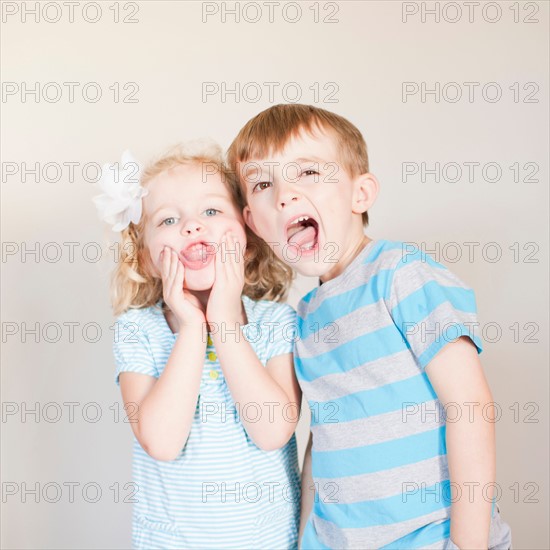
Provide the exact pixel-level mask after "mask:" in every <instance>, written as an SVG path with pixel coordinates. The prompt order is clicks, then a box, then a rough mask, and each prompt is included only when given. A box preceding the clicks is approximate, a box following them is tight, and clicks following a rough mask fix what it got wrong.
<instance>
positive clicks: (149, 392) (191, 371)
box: [120, 325, 206, 460]
mask: <svg viewBox="0 0 550 550" xmlns="http://www.w3.org/2000/svg"><path fill="white" fill-rule="evenodd" d="M203 340H204V338H203V337H202V327H201V326H200V325H198V326H194V325H191V326H182V327H181V329H180V334H179V335H178V337H177V339H176V342H175V344H174V348H173V349H172V353H171V354H170V357H169V359H168V362H167V363H166V366H165V368H164V371H163V373H162V374H161V375H160V377H159V378H158V379H155V378H153V377H152V376H148V375H145V374H139V373H135V372H122V373H121V374H120V389H121V391H122V398H123V400H124V404H125V405H127V404H128V403H135V404H137V407H138V409H137V413H136V415H135V416H133V418H134V419H136V421H133V422H131V426H132V430H133V432H134V435H135V436H136V439H137V440H138V441H139V444H140V445H141V446H142V447H143V449H144V450H145V452H146V453H147V454H149V455H150V456H152V457H153V458H155V459H157V460H174V459H175V458H176V457H177V456H178V454H179V453H180V452H181V450H182V448H183V447H184V445H185V443H186V441H187V438H188V436H189V432H190V430H191V424H192V422H193V417H194V414H195V408H196V406H197V398H198V395H199V387H200V381H201V376H202V368H203V365H204V355H205V350H206V342H204V341H203Z"/></svg>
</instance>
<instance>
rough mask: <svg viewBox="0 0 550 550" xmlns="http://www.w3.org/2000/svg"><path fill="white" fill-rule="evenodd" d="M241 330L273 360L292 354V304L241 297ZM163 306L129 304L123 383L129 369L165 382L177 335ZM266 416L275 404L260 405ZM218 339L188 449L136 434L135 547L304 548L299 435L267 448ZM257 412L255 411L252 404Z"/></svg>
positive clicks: (121, 340)
mask: <svg viewBox="0 0 550 550" xmlns="http://www.w3.org/2000/svg"><path fill="white" fill-rule="evenodd" d="M242 301H243V305H244V308H245V311H246V315H247V320H248V323H247V325H244V326H243V327H241V328H242V332H241V334H242V335H243V337H244V338H246V339H247V340H248V341H249V342H250V344H251V345H252V347H253V349H254V350H255V352H256V354H257V356H258V358H259V359H260V361H261V362H262V363H263V364H264V365H265V364H266V363H267V361H268V360H269V359H270V358H272V357H275V356H276V355H280V354H285V353H290V352H292V347H293V338H292V337H289V336H287V335H288V334H291V332H292V331H291V330H290V331H289V326H290V327H291V328H292V327H294V329H295V319H296V314H295V311H294V310H293V309H292V308H291V307H290V306H289V305H287V304H279V303H275V302H271V301H267V300H261V301H253V300H251V299H249V298H248V297H246V296H243V297H242ZM159 305H160V303H159V304H157V306H155V307H149V308H143V309H131V310H128V311H127V312H126V313H124V314H123V315H121V316H120V317H119V318H118V319H117V322H116V327H117V330H116V332H115V341H114V345H113V348H114V355H115V360H116V383H117V385H118V384H119V374H120V373H121V372H123V371H131V372H137V373H142V374H146V375H148V376H152V377H154V378H158V377H159V376H160V375H161V374H162V371H163V369H164V367H165V365H166V362H167V360H168V357H169V355H170V352H171V350H172V347H173V345H174V342H175V339H176V337H177V335H176V334H174V333H172V331H171V329H170V327H169V326H168V324H167V322H166V319H165V317H164V315H163V313H162V311H161V309H160V307H158V306H159ZM261 410H262V411H263V414H266V413H267V410H266V409H265V408H264V409H261ZM239 411H240V413H241V414H244V409H242V410H240V409H239V408H238V407H236V406H235V403H234V402H233V399H232V397H231V394H230V392H229V388H228V386H227V384H226V382H225V379H224V375H223V372H222V370H221V368H220V363H219V361H218V359H217V355H216V352H215V349H214V348H213V346H212V341H211V339H210V337H209V338H208V346H207V349H206V355H205V360H204V369H203V375H202V380H201V384H200V395H199V398H198V402H197V409H196V412H195V417H194V419H193V424H192V428H191V431H190V434H189V438H188V440H187V443H186V445H185V446H184V448H183V449H182V450H181V453H180V454H179V456H178V457H177V458H176V459H175V460H173V461H159V460H155V459H154V458H152V457H151V456H149V455H148V454H147V453H146V452H145V451H144V450H143V449H142V447H141V446H140V444H139V443H138V441H137V440H136V439H135V437H134V443H133V467H132V469H133V480H134V482H135V483H136V484H137V486H138V492H137V494H136V495H135V498H136V499H137V502H136V503H135V504H134V508H133V525H132V546H133V548H147V549H151V548H197V549H198V548H239V549H241V548H277V549H282V548H296V545H297V532H298V520H299V517H298V516H299V500H300V491H299V483H300V480H299V468H298V460H297V452H296V440H295V436H292V438H291V440H290V441H289V442H288V443H287V444H286V445H285V446H284V447H283V448H282V449H278V450H275V451H269V452H266V451H262V450H260V449H259V448H258V447H256V445H255V444H254V443H253V442H252V441H251V440H250V438H249V437H248V435H247V433H246V431H245V429H244V427H243V425H242V423H241V421H240V419H239ZM247 414H248V415H249V417H253V416H254V414H256V411H252V410H248V412H247Z"/></svg>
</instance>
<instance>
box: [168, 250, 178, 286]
mask: <svg viewBox="0 0 550 550" xmlns="http://www.w3.org/2000/svg"><path fill="white" fill-rule="evenodd" d="M178 261H179V258H178V255H177V253H176V251H175V250H173V249H172V248H171V249H170V281H171V282H172V284H174V279H175V277H176V270H177V269H178Z"/></svg>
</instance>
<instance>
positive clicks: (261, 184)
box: [252, 181, 273, 193]
mask: <svg viewBox="0 0 550 550" xmlns="http://www.w3.org/2000/svg"><path fill="white" fill-rule="evenodd" d="M271 185H273V184H272V183H271V182H270V181H261V182H259V183H257V184H256V185H255V186H254V187H253V188H252V192H253V193H254V192H255V191H256V190H258V191H263V190H264V189H267V188H268V187H270V186H271Z"/></svg>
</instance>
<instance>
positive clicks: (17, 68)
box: [1, 1, 549, 548]
mask: <svg viewBox="0 0 550 550" xmlns="http://www.w3.org/2000/svg"><path fill="white" fill-rule="evenodd" d="M237 4H238V6H237V7H239V8H240V14H239V15H240V21H239V22H236V21H235V15H234V14H231V13H227V10H231V9H233V8H234V7H235V3H234V2H229V3H217V4H215V3H212V2H205V3H200V2H180V1H172V2H168V1H167V2H163V1H161V2H138V3H133V2H120V3H119V4H118V5H117V4H115V2H111V1H107V2H99V3H97V4H94V3H92V2H87V3H81V4H79V5H78V6H75V7H74V12H73V13H72V14H71V13H70V12H69V7H68V6H66V5H64V4H62V3H61V2H59V3H58V2H50V3H49V4H45V3H40V4H38V6H39V11H38V12H37V14H36V15H33V14H32V13H25V12H26V11H28V10H29V9H34V6H35V2H27V3H14V2H4V3H3V5H2V17H3V23H2V38H1V50H2V57H1V63H2V80H3V92H2V104H1V108H2V130H1V131H2V135H1V137H2V151H1V152H2V162H3V164H2V184H1V186H2V241H3V257H2V266H1V267H2V281H3V285H2V295H1V298H2V321H3V325H2V331H3V349H2V400H3V402H4V403H3V416H2V424H1V429H2V435H1V439H2V455H1V459H2V472H1V474H2V484H3V485H2V498H3V504H2V546H3V547H6V548H126V547H129V545H130V521H131V504H130V503H128V502H124V501H125V500H129V499H131V496H132V486H131V485H127V484H128V483H129V482H131V471H130V458H131V430H130V427H129V425H128V424H126V423H124V422H123V419H124V415H123V414H122V412H123V411H122V409H121V407H120V405H119V403H120V396H119V392H118V389H117V387H116V386H115V384H114V380H113V373H114V363H113V358H112V355H111V340H112V337H113V332H112V331H111V330H110V329H109V327H110V326H111V325H112V323H113V319H112V317H111V313H110V308H109V302H108V293H107V280H108V279H107V278H108V273H109V271H110V270H111V268H112V266H113V256H114V253H115V252H114V251H116V248H111V249H109V244H108V242H107V241H108V239H110V240H111V241H110V242H113V239H114V238H115V237H116V235H114V234H109V233H108V232H106V230H105V229H104V227H102V225H101V223H100V222H99V221H98V219H97V216H96V212H95V209H94V206H93V204H92V202H91V198H92V197H93V196H94V195H96V194H97V189H96V188H94V185H93V184H92V183H91V182H90V181H87V180H90V179H92V178H93V177H94V174H95V171H94V164H93V163H99V164H102V163H104V162H112V161H116V160H118V159H119V158H120V154H121V152H122V151H123V150H124V149H125V148H130V149H131V150H132V152H133V153H134V155H135V156H136V157H137V158H139V159H141V160H143V161H145V160H147V158H148V157H149V156H150V155H152V154H155V153H158V152H159V151H162V150H163V149H164V148H165V147H166V146H168V145H171V144H173V143H175V142H177V141H179V140H182V139H188V138H195V137H200V136H210V137H212V138H214V139H216V140H218V141H219V142H220V143H221V144H222V145H223V146H224V147H226V146H227V145H229V143H230V141H231V139H232V138H233V136H234V135H235V134H236V132H237V131H238V129H239V128H240V127H241V126H242V125H243V124H244V122H246V121H247V120H248V119H249V118H250V117H251V116H253V115H254V114H256V113H257V112H259V111H260V110H262V109H264V108H266V107H268V106H269V105H271V104H273V103H281V102H286V101H293V100H294V98H295V96H296V94H297V92H300V93H301V101H302V102H304V103H313V104H316V105H318V106H320V107H324V108H327V109H330V110H334V111H336V112H338V113H340V114H342V115H344V116H346V117H348V118H349V119H350V120H352V121H353V122H354V123H355V124H356V125H357V126H358V127H359V128H360V129H361V131H362V132H363V133H364V135H365V137H366V140H367V143H368V146H369V152H370V157H371V165H372V171H373V172H374V173H375V174H376V175H377V176H378V178H379V179H380V181H381V185H382V189H381V194H380V198H379V201H378V203H377V204H376V206H375V207H374V208H373V210H372V213H371V220H372V222H371V227H370V229H369V234H370V236H372V237H376V238H389V239H400V240H404V241H411V242H415V243H426V245H425V246H426V248H427V249H428V251H429V250H433V251H435V254H436V258H437V259H439V260H440V261H442V262H443V263H445V264H446V265H447V266H448V267H450V268H451V269H453V270H454V271H455V272H456V273H457V274H458V275H459V276H460V277H462V278H463V279H464V280H465V281H466V282H467V283H468V284H469V285H470V286H472V287H473V288H474V289H475V290H476V295H477V300H478V307H479V319H480V322H481V324H482V326H483V328H484V332H485V335H486V336H487V337H488V338H489V339H490V340H491V341H490V342H487V341H486V345H485V351H484V353H483V355H482V359H483V363H484V365H485V368H486V372H487V376H488V378H489V380H490V383H491V386H492V389H493V392H494V396H495V400H496V401H497V402H498V404H499V406H500V409H501V413H502V416H501V418H500V420H499V422H498V425H497V436H498V482H499V484H500V489H501V497H500V500H499V505H500V506H501V509H502V512H503V514H504V516H505V518H506V519H507V520H508V521H509V522H510V523H511V525H512V527H513V531H514V543H515V548H548V547H549V536H548V512H549V510H548V432H549V430H548V382H549V381H548V146H549V143H548V66H549V63H548V61H549V60H548V20H549V19H548V18H549V5H548V3H547V2H519V3H517V2H516V3H512V2H489V3H487V2H479V3H473V4H472V3H464V2H457V3H449V2H439V3H438V4H437V5H436V3H434V2H403V3H402V2H399V1H387V2H376V1H374V2H371V1H369V2H354V1H346V2H317V3H315V2H300V4H299V6H298V8H299V9H300V10H301V14H299V13H298V9H297V7H296V6H297V4H292V3H290V4H291V5H288V3H285V2H280V3H278V4H277V5H275V4H272V5H271V6H272V8H271V9H273V12H272V14H271V18H272V21H270V12H269V6H268V5H267V4H266V3H264V2H256V3H255V2H249V3H245V2H240V3H237ZM437 6H439V12H438V13H437V14H436V13H426V10H427V11H428V12H429V11H430V10H433V9H437ZM468 6H470V7H468ZM98 7H99V10H98ZM469 10H471V11H469ZM258 16H259V17H260V18H259V20H258V21H257V22H253V21H254V20H255V19H257V18H258ZM437 17H438V21H437V20H436V18H437ZM37 18H38V19H39V21H37V20H36V19H37ZM116 18H118V21H119V22H118V23H117V22H115V19H116ZM56 19H59V20H57V21H56ZM71 19H72V22H71ZM125 19H126V22H124V20H125ZM94 20H96V22H92V21H94ZM132 20H133V21H134V22H131V21H132ZM423 20H424V21H423ZM292 21H294V22H292ZM331 21H332V22H331ZM453 21H455V22H453ZM71 82H72V83H75V84H68V83H71ZM36 83H38V88H36V86H37V84H36ZM264 83H272V84H264ZM289 83H294V84H289ZM404 83H408V84H404ZM465 83H470V84H465ZM437 86H439V93H440V95H439V97H438V98H436V96H435V95H434V94H433V93H432V94H429V93H428V94H427V95H425V96H424V97H422V94H421V92H422V91H424V92H425V91H426V89H428V91H429V90H432V91H433V90H436V89H437V88H436V87H437ZM71 87H72V88H71ZM223 87H225V88H224V89H225V90H227V89H233V90H235V89H236V87H237V88H238V90H239V92H240V93H239V95H238V96H236V95H235V94H233V95H229V94H227V95H222V93H221V90H222V88H223ZM270 87H271V89H272V90H273V97H270V95H269V91H270ZM31 88H36V89H37V91H38V95H33V94H32V92H31V93H29V89H31ZM71 89H72V90H73V91H74V97H72V98H71V96H70V94H69V92H70V90H71ZM217 89H218V90H219V91H218V92H216V90H217ZM404 90H405V92H407V94H406V95H404V94H403V91H404ZM98 91H100V92H101V94H102V95H101V98H100V99H99V100H98V101H95V102H94V100H95V97H96V94H97V92H98ZM499 91H500V93H501V96H500V97H498V92H499ZM283 92H284V93H283ZM117 93H118V95H116V94H117ZM258 93H259V95H258V96H257V94H258ZM458 93H461V94H462V95H461V97H460V98H458V96H457V94H458ZM469 93H471V94H472V95H469ZM57 94H60V95H59V97H56V95H57ZM71 99H72V101H71ZM256 99H258V100H257V101H256V102H254V101H255V100H256ZM436 99H438V101H436ZM123 100H124V101H123ZM23 163H25V165H24V164H23ZM36 163H38V169H39V172H38V174H37V175H33V174H29V173H27V174H25V175H24V176H23V175H22V171H24V169H33V168H34V167H35V164H36ZM48 163H52V164H48ZM70 163H73V164H70ZM88 163H92V164H89V165H88ZM406 163H408V164H406ZM423 163H424V164H423ZM436 163H439V167H440V170H439V176H440V178H439V179H440V181H439V182H436V181H435V175H434V174H433V173H427V174H424V175H422V173H421V170H422V169H427V170H430V169H434V167H435V166H436ZM448 163H451V164H448ZM453 163H455V164H453ZM467 163H479V164H467ZM70 166H73V167H74V176H73V175H72V174H71V173H70V170H69V167H70ZM457 166H458V167H459V168H460V169H461V170H462V175H461V177H459V178H457V171H456V169H457ZM468 167H470V169H471V170H473V176H472V178H471V180H472V181H470V177H469V173H468V169H469V168H468ZM415 171H417V173H415ZM499 171H500V175H499ZM422 179H424V180H425V181H424V182H423V181H422ZM456 179H458V181H453V180H456ZM36 180H38V181H36ZM69 243H74V244H69ZM453 243H454V244H453ZM466 243H478V244H475V245H474V244H466ZM29 249H31V250H32V249H34V250H35V251H36V253H34V254H33V253H32V252H29ZM71 250H72V252H73V253H74V256H73V253H71ZM459 253H460V254H461V257H460V259H457V254H459ZM499 253H500V254H501V256H500V258H498V254H499ZM470 254H471V256H470ZM314 285H315V281H314V280H311V279H309V280H308V279H302V278H300V279H298V280H297V282H296V284H295V287H294V288H293V290H292V293H291V297H290V300H289V301H290V303H291V304H292V305H294V306H295V305H296V304H297V301H298V299H299V297H300V296H301V295H302V294H304V293H305V292H306V291H307V290H309V289H310V288H312V287H313V286H314ZM71 323H74V324H71ZM71 327H73V328H74V333H73V334H71V331H70V328H71ZM35 328H38V334H37V335H34V334H32V333H29V330H32V329H35ZM499 333H500V334H499ZM36 340H39V341H36ZM68 403H73V405H70V404H68ZM36 407H38V408H37V409H36V410H37V411H38V412H37V413H36V414H33V413H32V412H29V410H30V409H33V408H36ZM71 410H72V412H73V413H74V417H73V416H72V415H71ZM22 413H24V414H22ZM99 414H100V415H101V416H100V417H99V418H98V415H99ZM305 421H306V419H305V418H304V422H302V424H301V425H300V428H299V433H298V436H299V444H300V452H301V453H302V452H303V445H304V440H305V437H306V435H307V425H306V422H305ZM71 482H72V483H73V485H71ZM86 484H89V485H86ZM71 486H72V487H74V494H73V495H71V492H70V488H71ZM98 488H99V489H100V491H101V494H98V493H97V489H98ZM34 489H38V493H36V494H34V493H32V492H29V491H32V490H34ZM37 500H38V502H36V501H37ZM94 500H95V501H96V502H93V501H94Z"/></svg>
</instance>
